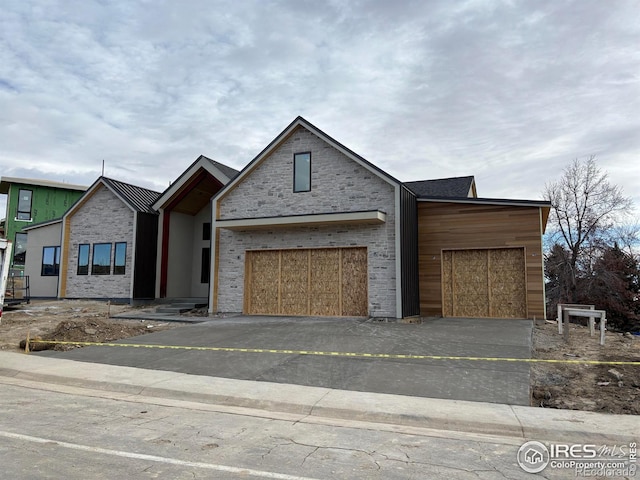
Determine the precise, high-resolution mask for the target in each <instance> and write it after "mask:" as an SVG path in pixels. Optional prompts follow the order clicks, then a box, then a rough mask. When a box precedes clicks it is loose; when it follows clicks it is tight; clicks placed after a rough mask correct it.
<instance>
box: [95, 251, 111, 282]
mask: <svg viewBox="0 0 640 480" xmlns="http://www.w3.org/2000/svg"><path fill="white" fill-rule="evenodd" d="M110 273H111V244H110V243H94V244H93V263H92V264H91V275H109V274H110Z"/></svg>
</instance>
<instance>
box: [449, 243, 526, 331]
mask: <svg viewBox="0 0 640 480" xmlns="http://www.w3.org/2000/svg"><path fill="white" fill-rule="evenodd" d="M442 313H443V316H445V317H496V318H527V301H526V284H525V267H524V249H523V248H498V249H486V250H445V251H443V252H442Z"/></svg>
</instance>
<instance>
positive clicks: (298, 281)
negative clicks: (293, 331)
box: [269, 250, 310, 315]
mask: <svg viewBox="0 0 640 480" xmlns="http://www.w3.org/2000/svg"><path fill="white" fill-rule="evenodd" d="M281 255H282V259H281V262H282V263H281V266H280V269H281V270H280V276H279V277H278V275H277V272H274V275H273V277H272V278H271V279H269V281H270V282H272V283H273V284H275V285H277V284H278V281H279V282H280V291H281V297H282V299H281V304H280V311H278V310H275V311H272V312H271V313H281V314H282V315H308V314H309V312H308V307H309V305H308V298H309V274H310V271H309V251H308V250H282V251H281Z"/></svg>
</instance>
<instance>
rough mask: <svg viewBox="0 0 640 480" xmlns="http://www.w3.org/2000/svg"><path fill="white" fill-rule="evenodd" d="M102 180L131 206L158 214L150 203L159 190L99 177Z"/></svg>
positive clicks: (158, 193)
mask: <svg viewBox="0 0 640 480" xmlns="http://www.w3.org/2000/svg"><path fill="white" fill-rule="evenodd" d="M101 178H102V181H104V183H106V184H107V185H109V187H111V188H112V189H113V190H114V191H115V192H117V194H118V195H120V197H121V198H122V199H123V200H124V201H125V202H126V203H127V204H129V206H130V207H131V208H133V209H134V210H137V211H138V212H142V213H153V214H155V215H158V212H156V211H155V210H154V209H153V208H152V207H151V205H153V203H154V202H155V201H156V200H157V199H158V197H159V196H160V192H154V191H153V190H149V189H147V188H142V187H137V186H135V185H131V184H129V183H124V182H119V181H118V180H114V179H112V178H107V177H101Z"/></svg>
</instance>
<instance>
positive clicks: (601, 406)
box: [531, 322, 640, 415]
mask: <svg viewBox="0 0 640 480" xmlns="http://www.w3.org/2000/svg"><path fill="white" fill-rule="evenodd" d="M596 323H597V322H596ZM599 341H600V332H599V331H598V329H597V327H596V335H595V336H594V337H591V336H590V335H589V328H588V327H587V326H583V325H579V324H573V323H572V324H571V329H570V335H569V343H565V342H564V339H563V336H562V335H560V334H558V325H557V324H556V322H551V323H550V322H545V323H544V324H541V325H536V327H535V329H534V336H533V344H534V349H533V357H534V358H544V359H557V360H599V361H632V362H640V337H638V336H634V335H631V334H629V333H626V334H622V333H616V332H611V331H607V332H606V337H605V345H604V346H600V343H599ZM531 387H532V399H531V405H533V406H537V407H538V406H539V407H547V408H564V409H571V410H588V411H593V412H605V413H616V414H631V415H639V414H640V365H589V364H564V363H534V364H532V368H531Z"/></svg>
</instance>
